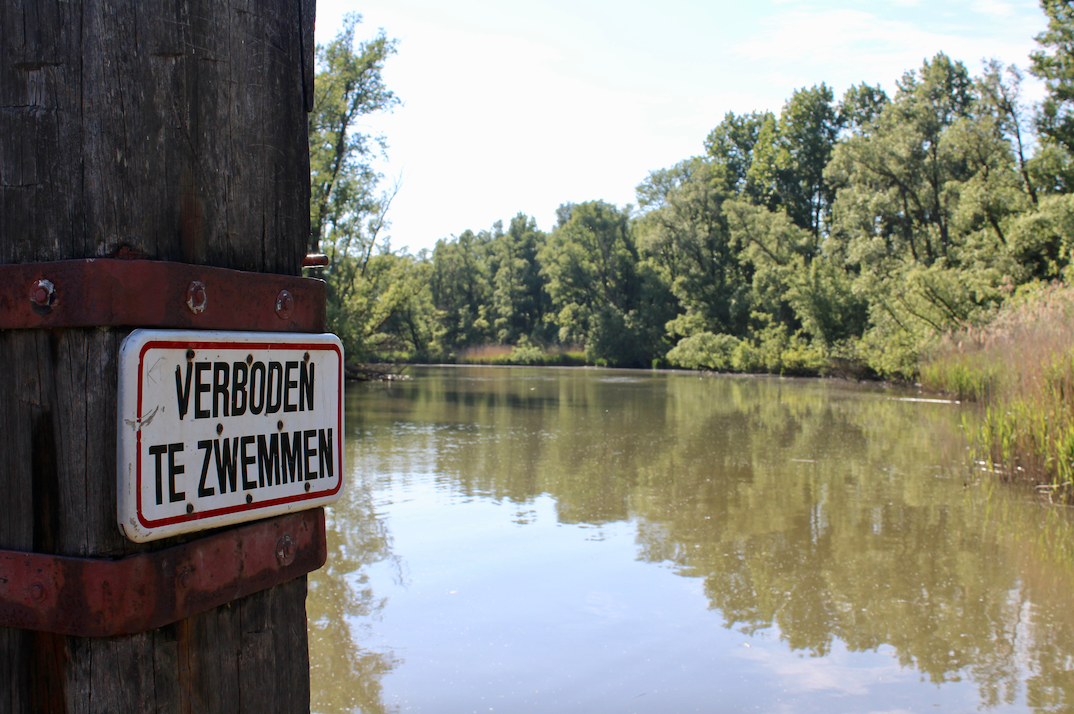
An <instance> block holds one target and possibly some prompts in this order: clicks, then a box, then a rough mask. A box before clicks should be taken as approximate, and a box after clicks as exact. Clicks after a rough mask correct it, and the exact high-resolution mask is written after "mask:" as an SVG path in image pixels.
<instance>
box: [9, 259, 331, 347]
mask: <svg viewBox="0 0 1074 714" xmlns="http://www.w3.org/2000/svg"><path fill="white" fill-rule="evenodd" d="M326 295H327V292H326V286H325V283H324V281H323V280H319V279H317V278H302V277H293V276H286V275H275V274H270V273H250V272H245V271H241V270H229V269H226V268H215V267H210V266H205V265H191V264H188V263H171V262H161V261H155V260H121V259H116V258H87V259H84V260H59V261H53V262H43V263H21V264H15V265H0V329H16V328H34V327H37V328H41V327H45V328H51V327H119V326H124V327H161V328H177V329H198V330H253V331H264V332H324V330H325V324H326V323H325V317H326V313H325V305H326V302H325V297H326Z"/></svg>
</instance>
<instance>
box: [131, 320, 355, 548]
mask: <svg viewBox="0 0 1074 714" xmlns="http://www.w3.org/2000/svg"><path fill="white" fill-rule="evenodd" d="M118 448H119V459H118V461H119V474H118V479H119V480H118V487H119V504H118V505H119V509H118V517H119V527H120V529H121V530H122V531H123V533H124V535H126V536H127V538H129V539H131V540H133V541H137V542H144V541H151V540H156V539H158V538H165V537H167V536H173V535H178V534H180V533H189V532H192V531H200V530H205V529H207V528H215V527H217V526H221V525H225V524H228V523H239V522H242V521H250V520H255V519H258V518H267V517H269V516H273V515H278V514H281V513H287V512H289V511H299V510H303V509H306V508H313V507H314V506H321V505H324V504H326V503H332V502H333V501H335V500H337V499H338V498H339V496H340V494H341V491H342V488H343V345H342V344H341V343H340V341H339V338H338V337H336V336H335V335H328V334H324V335H318V334H284V333H265V332H215V331H183V330H135V331H134V332H132V333H131V334H130V336H128V337H127V339H126V340H125V341H124V342H123V346H122V348H121V350H120V357H119V438H118Z"/></svg>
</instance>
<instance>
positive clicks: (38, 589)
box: [30, 583, 48, 602]
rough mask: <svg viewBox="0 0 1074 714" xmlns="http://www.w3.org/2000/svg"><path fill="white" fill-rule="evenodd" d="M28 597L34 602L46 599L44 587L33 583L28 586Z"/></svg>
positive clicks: (46, 593)
mask: <svg viewBox="0 0 1074 714" xmlns="http://www.w3.org/2000/svg"><path fill="white" fill-rule="evenodd" d="M30 597H31V598H33V600H34V602H42V601H43V600H44V599H45V598H46V597H48V591H47V590H45V586H44V585H42V584H41V583H34V584H33V585H31V586H30Z"/></svg>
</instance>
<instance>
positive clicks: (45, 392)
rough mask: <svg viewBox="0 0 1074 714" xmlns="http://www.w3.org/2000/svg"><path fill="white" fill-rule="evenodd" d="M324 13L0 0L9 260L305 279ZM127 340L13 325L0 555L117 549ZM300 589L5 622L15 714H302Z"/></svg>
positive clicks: (230, 4) (1, 355)
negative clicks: (184, 609)
mask: <svg viewBox="0 0 1074 714" xmlns="http://www.w3.org/2000/svg"><path fill="white" fill-rule="evenodd" d="M313 14H314V2H313V0H109V1H106V0H83V1H82V2H78V1H76V0H0V263H24V262H32V261H44V260H62V259H68V258H85V257H106V256H114V255H117V254H120V253H121V251H122V254H125V255H130V254H135V255H139V256H141V257H145V258H150V259H156V260H173V261H182V262H189V263H199V264H205V265H215V266H219V267H225V268H235V269H240V270H250V271H259V272H271V273H281V274H285V275H300V274H301V262H302V257H303V256H304V254H305V249H306V241H307V237H308V234H309V154H308V149H307V145H306V141H307V140H306V131H307V129H306V127H307V124H306V122H307V118H306V106H307V95H310V96H311V92H312V71H313V46H312V38H313V34H312V27H313ZM126 334H127V331H126V330H118V329H97V328H89V329H70V330H8V331H0V369H2V371H3V375H2V376H3V379H0V508H2V509H3V513H4V516H3V517H2V518H0V548H5V549H15V550H33V551H37V552H47V553H58V554H64V555H77V556H87V557H118V556H122V555H126V554H129V553H132V552H135V551H137V550H138V549H143V548H159V547H166V546H167V545H171V544H173V543H174V542H177V541H176V540H170V541H162V542H159V543H154V544H150V545H145V546H138V545H135V544H133V543H130V542H128V541H126V540H125V539H124V538H123V537H122V536H121V535H120V533H119V531H118V528H117V527H116V523H115V519H116V482H115V481H116V477H115V470H116V421H117V419H116V389H117V383H118V376H117V362H116V360H117V354H118V350H119V345H120V343H121V342H122V340H123V338H124V337H125V336H126ZM305 596H306V581H305V578H301V579H299V580H296V581H293V582H291V583H287V584H285V585H282V586H279V587H276V588H273V589H271V590H267V591H264V592H261V593H258V594H256V595H253V596H250V597H248V598H244V599H243V600H240V601H237V602H235V603H232V604H231V605H229V606H227V607H224V608H220V609H218V610H215V611H211V612H208V613H204V614H202V615H199V616H197V617H194V618H190V619H189V620H186V621H183V622H180V623H177V624H176V625H173V626H170V627H167V628H164V629H162V630H157V631H153V632H148V633H142V634H139V635H134V636H130V637H117V638H103V639H89V638H74V637H62V636H57V635H49V634H44V633H31V632H25V631H20V630H9V629H0V714H6V713H7V712H12V713H17V714H23V713H24V712H87V713H89V712H103V711H112V712H175V713H176V714H178V713H179V712H240V711H241V712H247V711H249V712H254V711H257V712H308V711H309V662H308V653H307V643H306V620H305Z"/></svg>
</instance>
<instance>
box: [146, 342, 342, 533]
mask: <svg viewBox="0 0 1074 714" xmlns="http://www.w3.org/2000/svg"><path fill="white" fill-rule="evenodd" d="M238 345H242V346H241V347H238ZM214 348H216V349H246V348H249V349H251V350H255V349H262V350H264V349H268V350H271V349H291V350H301V349H304V350H307V351H309V350H319V351H322V352H323V351H333V352H335V353H336V358H337V361H338V362H339V415H338V426H337V429H338V434H339V440H338V441H337V442H336V443H337V444H338V447H337V448H338V452H337V455H338V461H337V464H336V466H337V473H338V474H339V482H338V483H337V484H336V487H335V488H334V489H332V490H331V491H321V492H318V493H313V492H310V493H300V494H298V495H297V496H286V497H283V498H275V499H272V500H270V501H258V502H255V503H243V504H239V505H237V506H228V507H226V508H217V509H216V510H211V511H195V512H194V513H184V514H182V515H179V516H172V517H170V518H161V519H159V520H155V521H150V520H146V518H145V517H143V515H142V430H141V429H138V430H137V437H136V439H135V448H136V449H137V457H136V461H135V472H136V474H137V475H136V477H135V489H136V492H137V497H136V505H135V512H136V514H137V516H138V522H139V523H140V524H141V525H142V527H144V528H147V529H149V528H161V527H164V526H171V525H175V524H177V523H192V522H195V521H201V520H208V519H210V518H218V517H220V516H228V515H231V514H233V513H242V512H243V511H256V512H262V511H265V510H266V509H271V508H272V507H274V506H279V505H284V504H290V503H299V502H302V501H311V500H314V499H323V498H326V497H330V496H334V495H336V494H337V493H339V491H340V489H342V488H343V402H344V398H343V391H344V390H343V351H342V350H341V349H340V347H339V345H338V344H334V343H329V344H325V343H322V342H313V343H310V342H285V341H280V342H241V341H239V342H221V341H190V340H150V341H148V342H146V343H145V344H144V345H142V348H141V349H140V350H139V351H138V398H137V412H136V413H137V414H141V413H142V375H143V366H144V360H145V353H146V352H147V351H148V350H150V349H193V350H204V349H214ZM313 505H317V504H313ZM311 507H312V506H311ZM272 515H276V514H274V513H269V514H266V517H269V516H272ZM233 522H236V523H237V522H241V521H233ZM225 525H226V524H225ZM210 527H211V526H210Z"/></svg>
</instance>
